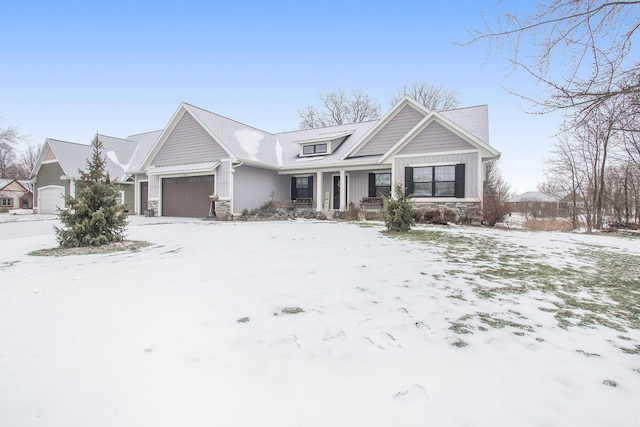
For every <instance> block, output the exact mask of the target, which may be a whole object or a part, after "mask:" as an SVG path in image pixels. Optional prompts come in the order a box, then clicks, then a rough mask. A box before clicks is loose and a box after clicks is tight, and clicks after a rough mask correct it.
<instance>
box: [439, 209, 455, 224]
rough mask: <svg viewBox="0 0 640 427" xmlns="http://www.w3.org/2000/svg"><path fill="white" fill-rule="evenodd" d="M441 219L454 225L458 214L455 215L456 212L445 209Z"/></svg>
mask: <svg viewBox="0 0 640 427" xmlns="http://www.w3.org/2000/svg"><path fill="white" fill-rule="evenodd" d="M442 219H443V221H444V222H446V223H450V222H452V223H456V222H457V221H458V214H456V212H455V211H452V210H451V209H445V210H444V212H443V213H442Z"/></svg>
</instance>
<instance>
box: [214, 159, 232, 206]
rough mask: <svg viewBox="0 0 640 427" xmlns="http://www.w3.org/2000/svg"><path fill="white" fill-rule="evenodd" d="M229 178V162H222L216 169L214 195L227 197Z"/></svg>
mask: <svg viewBox="0 0 640 427" xmlns="http://www.w3.org/2000/svg"><path fill="white" fill-rule="evenodd" d="M230 176H231V162H230V161H224V162H221V163H220V166H218V169H216V194H217V195H218V196H219V197H229V195H230V194H229V179H230Z"/></svg>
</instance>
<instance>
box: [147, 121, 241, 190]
mask: <svg viewBox="0 0 640 427" xmlns="http://www.w3.org/2000/svg"><path fill="white" fill-rule="evenodd" d="M227 157H229V155H228V154H227V152H226V151H225V150H224V149H223V148H222V147H221V146H220V145H219V144H218V143H217V142H216V141H215V140H214V139H213V138H212V137H211V135H209V134H208V133H207V132H206V131H205V130H204V129H203V128H202V126H200V124H198V122H196V120H195V119H194V118H193V117H192V116H191V114H189V113H185V114H184V115H183V116H182V118H181V119H180V120H179V121H178V124H177V125H176V127H175V128H174V129H173V131H172V132H171V134H170V135H169V136H168V137H167V140H166V141H165V142H164V144H163V145H162V147H161V148H160V151H159V152H158V154H156V156H155V158H154V159H153V161H152V162H151V165H152V166H172V165H186V164H192V163H202V162H212V161H216V160H220V159H224V158H227ZM149 187H150V188H149V191H151V185H149Z"/></svg>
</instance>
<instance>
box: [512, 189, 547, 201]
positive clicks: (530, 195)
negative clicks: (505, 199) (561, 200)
mask: <svg viewBox="0 0 640 427" xmlns="http://www.w3.org/2000/svg"><path fill="white" fill-rule="evenodd" d="M557 201H558V199H556V198H555V197H551V196H549V195H547V194H545V193H542V192H540V191H527V192H526V193H522V194H518V195H516V196H513V197H512V198H511V200H510V202H557Z"/></svg>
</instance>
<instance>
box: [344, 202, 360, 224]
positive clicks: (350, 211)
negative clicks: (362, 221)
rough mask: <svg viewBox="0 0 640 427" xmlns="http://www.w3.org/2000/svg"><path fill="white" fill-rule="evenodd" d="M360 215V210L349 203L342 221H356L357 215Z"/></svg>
mask: <svg viewBox="0 0 640 427" xmlns="http://www.w3.org/2000/svg"><path fill="white" fill-rule="evenodd" d="M359 213H360V209H359V208H357V207H356V206H355V205H354V204H353V203H349V206H348V207H347V211H346V212H345V215H344V219H346V220H347V221H356V220H357V219H358V214H359Z"/></svg>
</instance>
